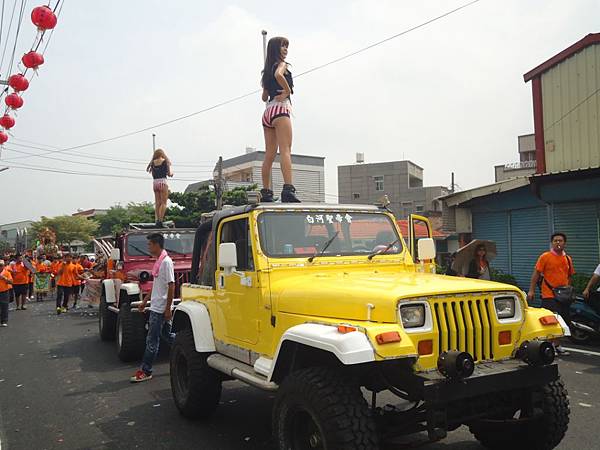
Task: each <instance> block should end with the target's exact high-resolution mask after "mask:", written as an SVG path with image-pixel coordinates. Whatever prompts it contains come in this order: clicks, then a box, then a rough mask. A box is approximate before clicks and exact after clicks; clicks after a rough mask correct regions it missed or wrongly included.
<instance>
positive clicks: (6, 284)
mask: <svg viewBox="0 0 600 450" xmlns="http://www.w3.org/2000/svg"><path fill="white" fill-rule="evenodd" d="M11 286H12V275H11V273H10V270H8V269H7V268H6V266H5V265H4V260H2V259H0V327H7V326H8V303H9V299H10V297H9V292H10V289H11Z"/></svg>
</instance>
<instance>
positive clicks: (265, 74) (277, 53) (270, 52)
mask: <svg viewBox="0 0 600 450" xmlns="http://www.w3.org/2000/svg"><path fill="white" fill-rule="evenodd" d="M289 43H290V41H288V40H287V38H284V37H281V36H278V37H272V38H271V39H269V43H268V44H267V58H266V59H265V67H264V68H263V71H262V78H261V80H260V84H261V85H262V87H265V86H267V84H268V83H269V81H271V79H272V78H273V66H274V65H275V64H279V62H280V61H281V47H282V46H284V45H289Z"/></svg>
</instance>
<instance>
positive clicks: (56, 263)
mask: <svg viewBox="0 0 600 450" xmlns="http://www.w3.org/2000/svg"><path fill="white" fill-rule="evenodd" d="M61 265H62V261H58V260H55V261H52V264H50V273H52V274H53V275H54V276H56V274H57V273H58V269H60V266H61Z"/></svg>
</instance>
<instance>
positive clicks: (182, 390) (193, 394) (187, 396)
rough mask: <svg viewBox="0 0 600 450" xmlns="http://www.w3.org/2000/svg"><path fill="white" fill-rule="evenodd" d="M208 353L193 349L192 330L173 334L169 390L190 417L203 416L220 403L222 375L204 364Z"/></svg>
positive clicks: (184, 414)
mask: <svg viewBox="0 0 600 450" xmlns="http://www.w3.org/2000/svg"><path fill="white" fill-rule="evenodd" d="M209 356H210V353H200V352H197V351H196V347H195V345H194V334H193V333H192V330H191V329H189V328H188V329H185V330H181V331H179V332H178V333H177V335H176V336H175V342H174V343H173V346H172V347H171V353H170V357H171V360H170V372H171V392H172V394H173V400H174V401H175V406H177V409H178V410H179V412H180V413H181V415H182V416H184V417H187V418H189V419H206V418H208V417H210V416H211V415H212V414H213V413H214V412H215V410H216V409H217V406H219V400H220V399H221V381H222V378H221V375H220V374H219V372H217V371H216V370H214V369H213V368H211V367H209V366H208V364H207V363H206V359H207V358H208V357H209Z"/></svg>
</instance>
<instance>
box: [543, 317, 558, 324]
mask: <svg viewBox="0 0 600 450" xmlns="http://www.w3.org/2000/svg"><path fill="white" fill-rule="evenodd" d="M540 323H541V324H542V325H556V324H557V323H558V319H557V318H556V316H554V315H551V316H544V317H540Z"/></svg>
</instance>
